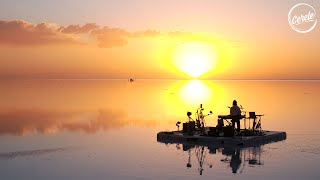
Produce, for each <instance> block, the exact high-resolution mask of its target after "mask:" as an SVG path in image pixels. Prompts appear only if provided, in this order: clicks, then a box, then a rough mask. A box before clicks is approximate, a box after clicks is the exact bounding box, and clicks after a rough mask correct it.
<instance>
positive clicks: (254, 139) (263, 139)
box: [157, 131, 287, 147]
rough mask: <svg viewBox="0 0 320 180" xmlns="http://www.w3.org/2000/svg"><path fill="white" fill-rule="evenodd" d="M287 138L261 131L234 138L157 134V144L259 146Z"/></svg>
mask: <svg viewBox="0 0 320 180" xmlns="http://www.w3.org/2000/svg"><path fill="white" fill-rule="evenodd" d="M286 138H287V134H286V133H285V132H281V131H263V132H262V134H261V135H256V136H234V137H212V136H203V135H197V134H195V135H188V134H185V133H182V131H171V132H164V131H163V132H159V133H158V134H157V140H158V142H162V143H181V144H198V145H206V146H217V147H219V146H259V145H263V144H267V143H271V142H277V141H282V140H285V139H286Z"/></svg>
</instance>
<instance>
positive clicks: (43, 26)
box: [0, 20, 185, 48]
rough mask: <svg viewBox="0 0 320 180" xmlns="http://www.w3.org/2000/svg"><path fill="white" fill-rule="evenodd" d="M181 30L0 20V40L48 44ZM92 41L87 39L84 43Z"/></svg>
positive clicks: (115, 40)
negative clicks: (164, 30) (134, 28)
mask: <svg viewBox="0 0 320 180" xmlns="http://www.w3.org/2000/svg"><path fill="white" fill-rule="evenodd" d="M182 35H185V33H184V32H167V33H162V32H160V31H157V30H140V31H133V32H132V31H128V30H126V29H122V28H116V27H108V26H99V25H97V24H95V23H87V24H84V25H69V26H60V25H57V24H53V23H39V24H33V23H30V22H26V21H22V20H14V21H0V44H2V45H15V46H29V45H38V46H39V45H47V44H58V43H61V44H66V43H71V44H84V41H83V40H82V39H83V38H82V37H84V36H86V37H89V38H86V39H89V40H90V41H94V42H95V43H96V44H97V45H98V46H99V47H101V48H112V47H119V46H124V45H126V44H127V43H128V41H129V40H130V38H145V37H156V36H168V37H175V36H182ZM89 43H92V42H87V44H89Z"/></svg>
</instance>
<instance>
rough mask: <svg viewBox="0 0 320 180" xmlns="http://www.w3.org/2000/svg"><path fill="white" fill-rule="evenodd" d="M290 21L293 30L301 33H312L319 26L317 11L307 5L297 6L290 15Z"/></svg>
mask: <svg viewBox="0 0 320 180" xmlns="http://www.w3.org/2000/svg"><path fill="white" fill-rule="evenodd" d="M288 21H289V24H290V26H291V27H292V29H293V30H295V31H297V32H299V33H307V32H310V31H312V30H313V29H314V28H315V27H316V25H317V18H316V10H315V9H314V8H313V7H312V6H310V5H309V4H306V3H299V4H296V5H295V6H293V7H292V8H291V9H290V11H289V13H288Z"/></svg>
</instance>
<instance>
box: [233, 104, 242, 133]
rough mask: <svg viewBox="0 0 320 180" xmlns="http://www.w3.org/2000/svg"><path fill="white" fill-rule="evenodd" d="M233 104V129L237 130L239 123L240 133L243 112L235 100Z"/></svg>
mask: <svg viewBox="0 0 320 180" xmlns="http://www.w3.org/2000/svg"><path fill="white" fill-rule="evenodd" d="M232 104H233V106H232V107H231V108H230V115H231V117H232V120H231V121H232V128H233V129H235V123H237V132H240V119H241V110H240V108H239V106H238V103H237V101H236V100H234V101H233V103H232Z"/></svg>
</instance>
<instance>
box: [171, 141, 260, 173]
mask: <svg viewBox="0 0 320 180" xmlns="http://www.w3.org/2000/svg"><path fill="white" fill-rule="evenodd" d="M171 145H175V146H176V150H177V151H184V153H187V154H188V155H187V156H188V158H187V159H186V168H187V169H197V172H198V174H199V175H203V173H204V171H209V169H214V168H215V167H216V166H217V165H218V164H220V165H222V166H225V167H227V168H228V169H229V172H230V173H233V174H236V173H240V174H241V173H242V172H243V171H244V170H245V168H246V167H257V166H262V165H264V160H263V146H256V147H223V148H222V147H220V148H218V147H210V146H201V145H191V144H171ZM167 146H170V144H167ZM215 157H218V158H215Z"/></svg>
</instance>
